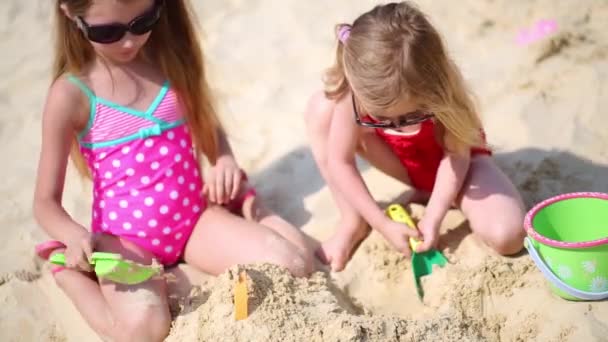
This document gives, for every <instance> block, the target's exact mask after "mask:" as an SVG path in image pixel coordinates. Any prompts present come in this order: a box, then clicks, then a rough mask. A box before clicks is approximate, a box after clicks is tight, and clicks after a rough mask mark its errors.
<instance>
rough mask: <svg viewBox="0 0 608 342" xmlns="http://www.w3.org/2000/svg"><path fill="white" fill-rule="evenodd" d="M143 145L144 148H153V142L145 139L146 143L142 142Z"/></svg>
mask: <svg viewBox="0 0 608 342" xmlns="http://www.w3.org/2000/svg"><path fill="white" fill-rule="evenodd" d="M144 145H146V147H152V146H154V141H153V140H152V139H146V141H144Z"/></svg>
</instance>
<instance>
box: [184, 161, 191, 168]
mask: <svg viewBox="0 0 608 342" xmlns="http://www.w3.org/2000/svg"><path fill="white" fill-rule="evenodd" d="M189 168H190V163H188V162H187V161H186V162H184V170H188V169H189Z"/></svg>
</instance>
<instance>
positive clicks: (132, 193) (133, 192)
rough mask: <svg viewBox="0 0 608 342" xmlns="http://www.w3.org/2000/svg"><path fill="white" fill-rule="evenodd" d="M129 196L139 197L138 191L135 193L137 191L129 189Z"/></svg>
mask: <svg viewBox="0 0 608 342" xmlns="http://www.w3.org/2000/svg"><path fill="white" fill-rule="evenodd" d="M131 196H133V197H137V196H139V191H137V189H131Z"/></svg>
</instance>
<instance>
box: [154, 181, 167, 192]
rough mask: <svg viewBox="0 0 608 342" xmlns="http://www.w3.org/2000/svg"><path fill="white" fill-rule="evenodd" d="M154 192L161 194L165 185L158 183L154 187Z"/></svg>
mask: <svg viewBox="0 0 608 342" xmlns="http://www.w3.org/2000/svg"><path fill="white" fill-rule="evenodd" d="M154 190H156V191H158V192H161V191H163V190H165V185H164V184H163V183H158V184H156V185H155V186H154Z"/></svg>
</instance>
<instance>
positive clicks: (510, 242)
mask: <svg viewBox="0 0 608 342" xmlns="http://www.w3.org/2000/svg"><path fill="white" fill-rule="evenodd" d="M491 229H492V234H491V235H490V237H489V238H488V239H486V243H487V244H488V245H489V246H490V247H492V248H493V249H494V250H495V251H496V252H497V253H499V254H500V255H504V256H507V255H513V254H517V253H519V252H520V251H521V250H522V249H523V247H524V238H525V237H526V232H525V230H524V228H523V223H522V222H519V223H510V224H509V223H496V224H494V225H493V227H492V228H491Z"/></svg>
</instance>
